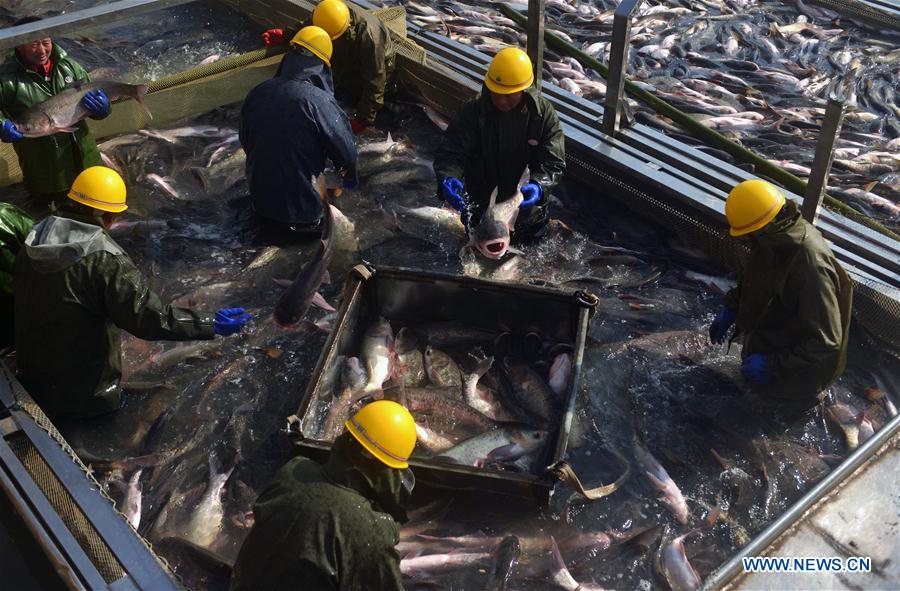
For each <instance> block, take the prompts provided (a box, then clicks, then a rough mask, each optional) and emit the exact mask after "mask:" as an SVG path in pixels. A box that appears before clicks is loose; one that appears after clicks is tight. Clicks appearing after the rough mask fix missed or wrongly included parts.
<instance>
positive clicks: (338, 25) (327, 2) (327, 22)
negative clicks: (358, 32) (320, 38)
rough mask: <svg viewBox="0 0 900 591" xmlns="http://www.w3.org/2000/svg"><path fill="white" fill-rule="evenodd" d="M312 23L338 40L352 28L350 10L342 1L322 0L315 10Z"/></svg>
mask: <svg viewBox="0 0 900 591" xmlns="http://www.w3.org/2000/svg"><path fill="white" fill-rule="evenodd" d="M312 22H313V24H314V25H315V26H317V27H322V28H323V29H325V31H326V32H327V33H328V34H329V35H331V38H332V39H337V38H338V37H340V36H341V35H343V34H344V31H346V30H347V27H349V26H350V9H349V8H347V5H346V4H344V3H343V2H341V0H322V1H321V2H319V5H318V6H316V9H315V10H313V16H312Z"/></svg>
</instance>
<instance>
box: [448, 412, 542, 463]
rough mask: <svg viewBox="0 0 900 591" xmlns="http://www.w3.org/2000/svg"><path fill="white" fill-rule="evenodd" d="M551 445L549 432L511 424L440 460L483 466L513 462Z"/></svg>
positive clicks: (470, 441) (449, 453)
mask: <svg viewBox="0 0 900 591" xmlns="http://www.w3.org/2000/svg"><path fill="white" fill-rule="evenodd" d="M546 442H547V431H541V430H538V429H532V428H531V427H528V426H526V425H517V424H514V423H507V424H506V425H504V426H503V427H500V428H498V429H494V430H492V431H487V432H485V433H482V434H480V435H476V436H475V437H472V438H471V439H467V440H465V441H463V442H462V443H460V444H459V445H456V446H454V447H451V448H450V449H448V450H447V451H445V452H443V453H442V454H441V455H440V456H438V457H437V458H436V459H443V460H449V461H451V462H455V463H457V464H463V465H465V466H475V467H483V466H484V465H485V464H489V463H491V464H493V463H503V462H511V461H513V460H517V459H518V458H520V457H522V456H524V455H527V454H529V453H531V452H533V451H536V450H538V449H540V448H541V447H542V446H543V445H544V444H545V443H546Z"/></svg>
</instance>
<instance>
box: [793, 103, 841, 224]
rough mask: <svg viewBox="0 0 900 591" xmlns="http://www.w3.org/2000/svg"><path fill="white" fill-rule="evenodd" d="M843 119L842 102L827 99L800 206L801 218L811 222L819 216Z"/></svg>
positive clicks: (813, 222)
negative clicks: (823, 118)
mask: <svg viewBox="0 0 900 591" xmlns="http://www.w3.org/2000/svg"><path fill="white" fill-rule="evenodd" d="M843 120H844V103H843V102H842V101H838V100H835V99H829V100H828V106H827V107H826V108H825V120H824V121H822V129H821V130H820V131H819V140H818V141H817V142H816V155H815V157H814V158H813V163H812V170H811V171H810V173H809V180H808V181H807V182H806V192H805V193H804V195H803V205H801V206H800V212H801V213H802V214H803V218H804V219H805V220H806V221H807V222H809V223H811V224H815V223H816V219H817V218H818V217H819V207H820V206H821V205H822V197H823V196H824V195H825V189H826V188H827V186H828V174H829V173H830V172H831V161H832V160H833V159H834V144H835V143H836V142H837V138H838V136H839V135H840V134H841V123H843Z"/></svg>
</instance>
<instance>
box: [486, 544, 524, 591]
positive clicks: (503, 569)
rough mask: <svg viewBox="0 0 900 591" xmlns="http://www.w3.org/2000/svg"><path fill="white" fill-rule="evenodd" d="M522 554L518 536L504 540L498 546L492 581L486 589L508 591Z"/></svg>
mask: <svg viewBox="0 0 900 591" xmlns="http://www.w3.org/2000/svg"><path fill="white" fill-rule="evenodd" d="M521 554H522V546H521V544H519V538H517V537H516V536H506V537H505V538H503V541H501V542H500V545H499V546H497V552H496V553H495V555H494V572H493V573H492V574H491V580H490V581H489V582H488V585H487V587H486V589H487V590H488V591H505V590H506V586H507V585H508V584H509V578H510V576H511V575H512V571H513V568H514V567H515V566H516V563H517V562H518V561H519V556H520V555H521Z"/></svg>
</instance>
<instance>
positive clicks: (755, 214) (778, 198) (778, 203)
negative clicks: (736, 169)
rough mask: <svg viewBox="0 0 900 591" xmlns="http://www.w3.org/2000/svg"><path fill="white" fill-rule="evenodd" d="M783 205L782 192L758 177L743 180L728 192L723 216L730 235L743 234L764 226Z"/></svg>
mask: <svg viewBox="0 0 900 591" xmlns="http://www.w3.org/2000/svg"><path fill="white" fill-rule="evenodd" d="M782 207H784V193H782V192H781V191H780V190H779V189H778V187H776V186H775V185H773V184H772V183H767V182H766V181H762V180H759V179H753V180H749V181H744V182H742V183H740V184H739V185H737V186H736V187H735V188H734V189H732V190H731V193H729V194H728V199H727V200H726V201H725V217H726V218H727V219H728V225H730V226H731V235H732V236H743V235H744V234H749V233H750V232H755V231H756V230H759V229H761V228H764V227H765V225H766V224H768V223H769V222H771V221H772V218H774V217H775V216H776V215H778V212H779V211H781V208H782Z"/></svg>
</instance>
